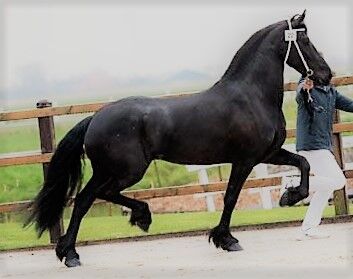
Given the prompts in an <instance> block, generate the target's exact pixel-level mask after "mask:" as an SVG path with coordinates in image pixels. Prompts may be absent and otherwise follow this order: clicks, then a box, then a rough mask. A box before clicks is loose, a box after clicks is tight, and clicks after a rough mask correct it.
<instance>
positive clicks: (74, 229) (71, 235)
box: [55, 175, 104, 267]
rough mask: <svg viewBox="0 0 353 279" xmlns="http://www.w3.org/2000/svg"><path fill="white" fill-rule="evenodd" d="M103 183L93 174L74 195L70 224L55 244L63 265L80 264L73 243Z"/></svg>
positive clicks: (72, 265) (73, 265)
mask: <svg viewBox="0 0 353 279" xmlns="http://www.w3.org/2000/svg"><path fill="white" fill-rule="evenodd" d="M102 185H104V182H102V180H101V179H99V178H98V177H97V176H95V175H93V177H92V178H91V179H90V181H89V182H88V183H87V185H86V187H85V188H84V189H83V190H82V191H81V192H80V193H79V194H78V195H77V196H76V198H75V204H74V209H73V212H72V215H71V219H70V224H69V226H68V229H67V231H66V234H65V235H63V236H62V237H60V239H59V241H58V243H57V245H56V249H55V251H56V255H57V257H58V258H59V259H60V261H62V259H63V258H65V265H66V266H68V267H75V266H78V265H80V260H79V255H78V254H77V252H76V250H75V243H76V238H77V233H78V230H79V227H80V223H81V220H82V218H83V217H84V215H85V214H86V213H87V211H88V209H89V208H90V207H91V206H92V203H93V202H94V200H95V199H96V194H95V193H96V191H97V189H99V187H100V186H102Z"/></svg>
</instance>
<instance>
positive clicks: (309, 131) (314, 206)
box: [296, 78, 353, 240]
mask: <svg viewBox="0 0 353 279" xmlns="http://www.w3.org/2000/svg"><path fill="white" fill-rule="evenodd" d="M296 101H297V103H298V116H297V142H296V149H297V151H298V154H299V155H302V156H304V157H305V158H306V159H307V160H308V162H309V164H310V171H311V173H313V174H314V176H311V177H310V179H309V190H310V192H314V193H313V195H312V198H311V201H310V205H309V207H308V210H307V212H306V215H305V218H304V220H303V223H302V226H301V230H300V234H299V236H298V237H297V240H303V239H312V238H326V237H329V235H326V234H324V233H322V232H320V230H318V226H319V224H320V222H321V217H322V214H323V211H324V208H325V206H326V205H327V201H328V199H329V197H330V196H331V195H332V193H333V191H334V190H338V189H341V188H342V187H344V185H345V184H346V178H345V176H344V174H343V172H342V170H341V168H340V167H339V166H338V164H337V162H336V160H335V157H334V155H333V153H332V124H333V114H334V111H335V109H340V110H344V111H348V112H353V101H352V100H350V99H349V98H347V97H345V96H343V95H341V94H340V93H339V92H338V91H337V90H336V89H335V87H334V86H332V85H329V86H314V83H313V81H312V80H310V79H304V78H302V79H301V80H300V82H299V85H298V88H297V96H296Z"/></svg>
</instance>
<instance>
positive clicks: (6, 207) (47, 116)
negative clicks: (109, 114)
mask: <svg viewBox="0 0 353 279" xmlns="http://www.w3.org/2000/svg"><path fill="white" fill-rule="evenodd" d="M333 84H334V85H336V86H344V85H352V84H353V76H345V77H336V78H334V79H333ZM296 86H297V83H296V82H289V83H285V84H284V86H283V88H284V91H294V90H295V89H296ZM189 94H197V93H190V92H189V93H179V94H172V95H163V96H160V97H163V98H170V97H181V96H185V95H189ZM107 104H108V103H93V104H84V105H72V106H61V107H51V104H50V103H48V102H38V103H37V109H30V110H21V111H14V112H2V113H0V121H14V120H24V119H32V118H37V119H38V125H39V131H40V139H41V151H34V152H25V153H24V152H22V153H11V154H2V155H1V156H0V167H5V166H15V165H24V164H35V163H41V164H43V173H44V177H45V176H46V173H47V164H48V162H50V159H51V157H52V155H53V151H54V149H55V134H54V121H53V116H60V115H69V114H79V113H92V112H96V111H98V110H99V109H101V108H102V107H103V106H105V105H107ZM337 120H338V122H339V115H337ZM350 131H353V122H347V123H338V124H335V125H334V142H335V146H334V148H335V150H334V151H335V152H334V153H335V156H336V159H337V161H338V162H339V164H340V165H341V166H343V156H342V144H341V136H340V133H342V132H350ZM295 132H296V131H295V129H288V130H287V138H294V137H295ZM345 174H346V177H349V178H353V171H345ZM280 184H281V177H271V178H263V179H249V180H247V181H246V183H245V185H244V187H243V188H244V189H246V188H257V187H267V186H272V185H280ZM225 188H226V182H218V183H211V184H208V185H186V186H178V187H168V188H157V189H148V190H137V191H126V192H124V194H125V195H126V196H129V197H133V198H137V199H150V198H154V197H165V196H177V195H186V194H195V193H205V192H214V191H224V190H225ZM335 204H336V214H338V215H340V214H347V213H348V207H347V199H346V195H345V192H344V190H342V191H336V193H335ZM29 205H30V201H24V202H15V203H6V204H0V213H1V212H11V211H16V210H20V209H23V208H24V207H28V206H29ZM62 232H63V226H62V220H61V221H60V223H59V224H57V226H56V227H55V228H54V229H53V231H51V234H50V238H51V242H52V243H54V242H56V241H57V239H58V237H59V236H60V235H61V234H62Z"/></svg>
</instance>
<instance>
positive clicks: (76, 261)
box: [65, 258, 81, 267]
mask: <svg viewBox="0 0 353 279" xmlns="http://www.w3.org/2000/svg"><path fill="white" fill-rule="evenodd" d="M65 265H66V266H67V267H76V266H80V265H81V262H80V260H79V259H77V258H72V259H66V260H65Z"/></svg>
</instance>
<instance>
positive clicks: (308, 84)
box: [303, 78, 314, 91]
mask: <svg viewBox="0 0 353 279" xmlns="http://www.w3.org/2000/svg"><path fill="white" fill-rule="evenodd" d="M313 87H314V82H313V81H312V80H311V79H308V78H306V79H305V81H304V84H303V89H304V90H305V91H310V90H311V89H313Z"/></svg>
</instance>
